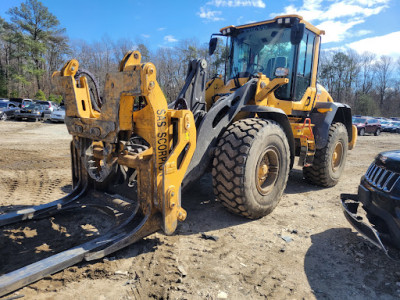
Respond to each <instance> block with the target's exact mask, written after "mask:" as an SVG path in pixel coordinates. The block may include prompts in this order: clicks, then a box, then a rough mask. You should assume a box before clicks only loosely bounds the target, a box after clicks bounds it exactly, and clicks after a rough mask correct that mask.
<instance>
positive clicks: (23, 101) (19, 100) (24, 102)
mask: <svg viewBox="0 0 400 300" xmlns="http://www.w3.org/2000/svg"><path fill="white" fill-rule="evenodd" d="M10 101H11V102H13V103H16V104H17V105H18V107H21V108H24V107H25V106H26V105H28V104H30V103H32V102H33V100H32V99H23V98H10Z"/></svg>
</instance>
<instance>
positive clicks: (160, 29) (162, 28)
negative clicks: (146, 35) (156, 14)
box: [157, 27, 166, 31]
mask: <svg viewBox="0 0 400 300" xmlns="http://www.w3.org/2000/svg"><path fill="white" fill-rule="evenodd" d="M165 29H166V28H165V27H160V28H157V30H158V31H163V30H165Z"/></svg>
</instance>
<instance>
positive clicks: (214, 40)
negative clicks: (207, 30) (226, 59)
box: [208, 37, 218, 56]
mask: <svg viewBox="0 0 400 300" xmlns="http://www.w3.org/2000/svg"><path fill="white" fill-rule="evenodd" d="M217 43H218V38H216V37H215V38H212V39H211V40H210V43H209V44H208V55H210V56H211V55H213V54H214V52H215V49H216V48H217Z"/></svg>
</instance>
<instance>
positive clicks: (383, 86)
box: [374, 55, 393, 108]
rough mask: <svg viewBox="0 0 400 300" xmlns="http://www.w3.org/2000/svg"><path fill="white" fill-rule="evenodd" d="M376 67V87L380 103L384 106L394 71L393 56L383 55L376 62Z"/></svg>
mask: <svg viewBox="0 0 400 300" xmlns="http://www.w3.org/2000/svg"><path fill="white" fill-rule="evenodd" d="M374 67H375V74H376V88H377V91H378V93H379V104H380V107H381V108H382V107H383V103H384V101H385V96H386V92H387V88H388V87H389V85H390V81H391V76H392V72H393V58H391V57H390V56H385V55H383V56H381V57H380V59H379V60H378V61H377V62H376V63H375V65H374Z"/></svg>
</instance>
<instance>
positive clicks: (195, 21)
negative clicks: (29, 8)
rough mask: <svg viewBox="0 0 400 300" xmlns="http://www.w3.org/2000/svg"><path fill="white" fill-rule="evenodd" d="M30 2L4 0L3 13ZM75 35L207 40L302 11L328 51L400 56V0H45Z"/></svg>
mask: <svg viewBox="0 0 400 300" xmlns="http://www.w3.org/2000/svg"><path fill="white" fill-rule="evenodd" d="M23 1H24V0H0V16H1V17H3V18H4V19H6V20H9V16H8V15H7V11H8V10H9V9H10V7H14V6H19V5H20V4H21V2H23ZM41 2H42V3H43V4H44V5H45V6H47V7H48V8H49V11H50V12H51V13H53V14H54V15H55V16H56V17H57V18H58V19H59V21H60V23H61V26H62V27H64V28H66V32H67V35H68V36H69V38H70V39H71V40H72V41H74V40H85V41H87V42H89V43H91V42H97V41H100V40H101V39H102V38H103V37H108V38H111V39H112V40H114V41H117V40H118V39H131V40H134V41H138V40H140V41H141V42H143V43H144V44H145V45H148V46H149V47H150V49H152V50H155V49H156V48H158V47H173V46H176V45H178V44H179V42H180V41H181V40H185V39H193V38H194V39H196V40H197V41H198V42H199V43H207V42H208V41H209V38H210V35H211V34H212V33H216V32H219V29H220V28H222V27H225V26H228V25H242V24H246V23H250V22H256V21H262V20H268V19H271V18H274V17H276V16H278V15H282V14H299V15H301V16H303V17H304V19H305V20H307V21H309V22H310V23H311V24H313V25H315V26H317V27H318V28H319V29H322V30H325V32H326V35H324V36H323V37H322V44H323V49H338V48H340V49H342V48H343V49H346V48H351V49H354V50H355V51H357V52H359V53H362V52H365V51H369V52H372V53H375V54H377V55H378V56H380V55H390V56H393V57H395V58H400V17H399V16H400V0H200V1H196V0H191V1H188V0H175V1H167V0H163V1H159V0H157V1H150V0H147V1H143V0H42V1H41Z"/></svg>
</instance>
